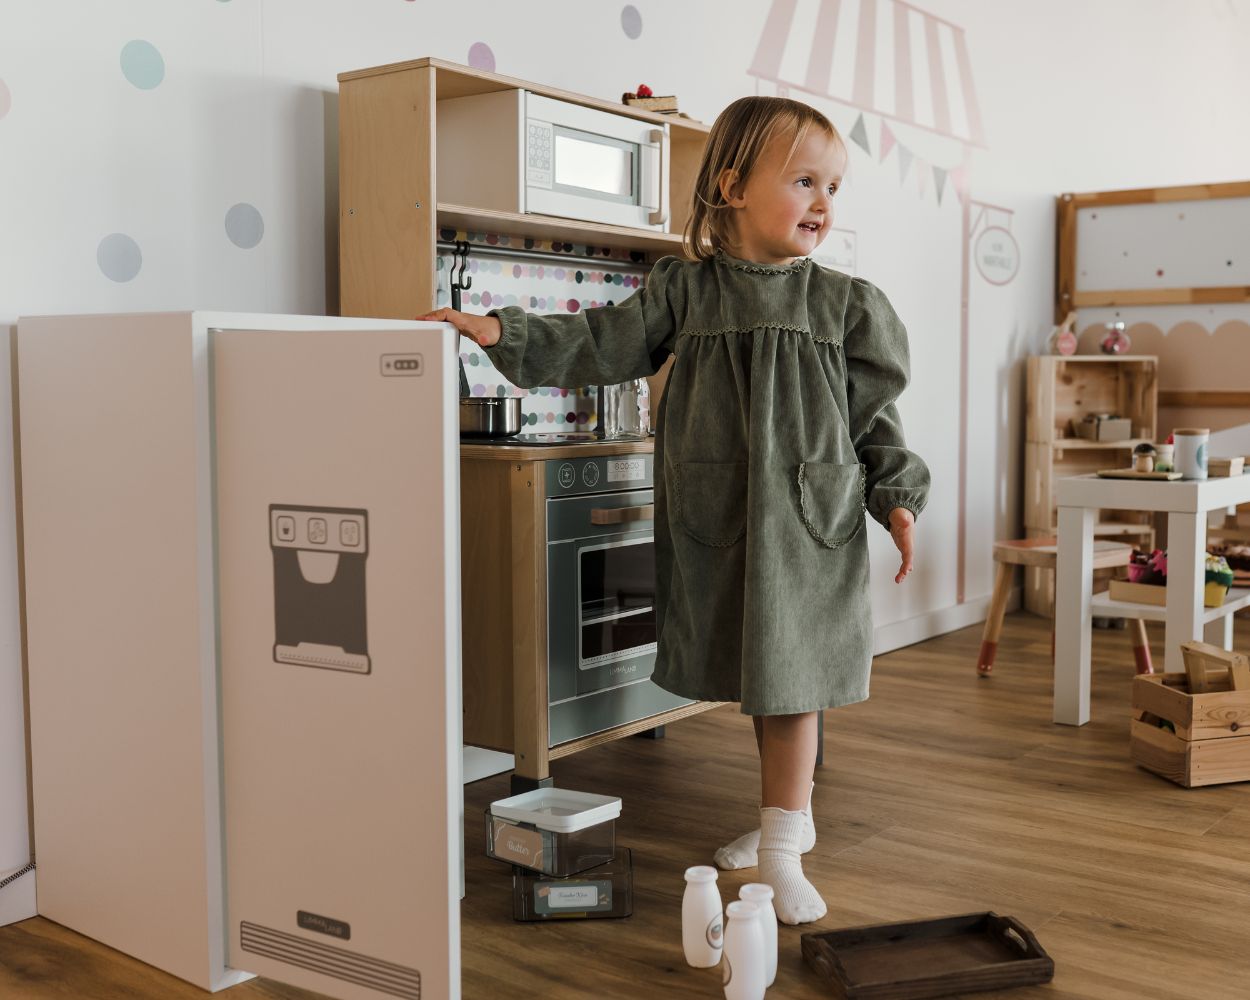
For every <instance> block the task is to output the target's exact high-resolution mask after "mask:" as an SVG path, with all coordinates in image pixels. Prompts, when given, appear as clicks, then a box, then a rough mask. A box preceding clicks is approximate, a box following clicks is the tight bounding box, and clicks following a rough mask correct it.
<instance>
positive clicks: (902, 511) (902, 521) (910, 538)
mask: <svg viewBox="0 0 1250 1000" xmlns="http://www.w3.org/2000/svg"><path fill="white" fill-rule="evenodd" d="M890 537H891V538H893V539H894V544H895V545H897V546H898V551H899V555H901V556H902V557H903V562H902V565H901V566H899V568H898V575H897V576H895V577H894V582H895V583H902V582H903V580H904V579H905V578H906V576H907V574H908V573H910V572H911V555H912V551H913V549H914V547H915V544H916V515H915V514H913V513H912V512H911V511H909V510H908V509H907V508H906V507H895V508H894V509H893V510H892V511H890Z"/></svg>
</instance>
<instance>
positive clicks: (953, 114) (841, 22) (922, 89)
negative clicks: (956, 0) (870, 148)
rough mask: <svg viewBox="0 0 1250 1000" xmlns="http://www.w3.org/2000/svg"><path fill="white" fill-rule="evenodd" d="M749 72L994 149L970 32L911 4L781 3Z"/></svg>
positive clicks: (878, 0)
mask: <svg viewBox="0 0 1250 1000" xmlns="http://www.w3.org/2000/svg"><path fill="white" fill-rule="evenodd" d="M748 73H749V74H750V75H751V76H754V77H757V78H758V79H761V80H766V81H769V82H771V83H775V84H777V85H778V86H779V87H785V88H788V89H794V90H801V91H805V92H807V93H809V94H814V95H818V96H822V97H827V98H830V99H832V100H836V101H839V102H841V103H844V104H849V105H851V106H852V107H856V108H859V109H860V110H862V111H869V112H872V113H874V114H878V115H881V116H883V117H886V118H890V119H893V120H895V121H899V122H903V123H905V124H908V125H914V126H916V127H918V128H923V129H927V130H929V131H933V132H937V133H938V134H940V135H944V136H949V137H950V138H953V139H959V140H962V141H964V142H968V143H971V144H972V145H977V146H980V145H984V142H983V134H982V128H981V109H980V106H979V105H978V103H977V95H976V88H975V86H974V84H973V80H972V64H971V61H970V60H969V58H968V43H967V39H966V37H965V35H964V30H963V29H962V28H960V27H959V26H958V25H955V24H952V23H951V22H950V21H947V20H945V19H943V18H940V17H937V16H935V15H933V14H930V13H929V12H928V11H924V10H921V9H920V8H918V7H916V6H914V5H912V4H910V3H905V2H904V0H772V4H771V6H770V7H769V10H768V16H767V17H766V18H765V21H764V27H763V30H762V31H761V33H760V40H759V45H758V46H757V47H756V50H755V57H754V59H753V60H752V62H751V67H750V69H749V70H748Z"/></svg>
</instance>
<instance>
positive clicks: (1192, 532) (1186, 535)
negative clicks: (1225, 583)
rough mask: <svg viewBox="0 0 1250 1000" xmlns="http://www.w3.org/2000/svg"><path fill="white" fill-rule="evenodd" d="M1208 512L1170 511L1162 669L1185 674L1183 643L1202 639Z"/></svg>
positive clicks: (1167, 671)
mask: <svg viewBox="0 0 1250 1000" xmlns="http://www.w3.org/2000/svg"><path fill="white" fill-rule="evenodd" d="M1206 535H1207V523H1206V515H1205V514H1195V513H1180V512H1177V511H1172V512H1171V513H1169V514H1168V592H1167V602H1168V603H1167V630H1166V631H1165V632H1164V636H1163V652H1164V658H1163V669H1164V671H1165V672H1166V673H1169V674H1175V673H1184V671H1185V662H1184V660H1183V659H1182V658H1181V643H1182V642H1189V641H1190V640H1192V639H1197V640H1199V641H1201V640H1202V637H1203V632H1202V584H1203V582H1204V581H1205V579H1206V558H1205V557H1206Z"/></svg>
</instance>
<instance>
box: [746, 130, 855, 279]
mask: <svg viewBox="0 0 1250 1000" xmlns="http://www.w3.org/2000/svg"><path fill="white" fill-rule="evenodd" d="M792 141H793V137H792V136H791V135H781V136H774V137H773V138H772V139H771V140H770V141H769V143H768V145H767V146H766V147H765V148H764V151H763V154H762V155H761V156H760V159H759V162H758V163H756V165H755V169H754V170H752V171H751V175H750V177H748V178H747V181H746V183H745V184H740V183H737V179H736V177H735V176H734V175H733V172H732V171H726V172H725V174H724V175H723V176H722V177H721V193H722V194H723V195H724V197H725V201H726V202H727V203H728V204H729V205H730V206H731V207H732V208H734V209H735V210H736V211H735V213H734V217H733V218H734V223H735V226H734V236H735V238H736V239H735V243H734V245H733V246H730V247H726V249H727V250H728V251H729V252H730V253H731V254H732V255H733V256H735V257H740V258H742V259H744V260H751V261H755V262H756V263H759V264H788V263H790V262H791V261H792V260H793V259H794V258H796V257H806V256H807V255H808V254H810V253H811V252H812V251H813V250H815V249H816V248H817V247H818V246H820V244H821V243H822V242H823V241H824V238H825V237H826V236H828V235H829V228H830V226H832V225H833V196H834V194H836V193H837V190H838V188H839V187H841V186H842V176H843V174H845V173H846V149H845V148H844V147H843V145H842V143H841V142H840V141H839V140H838V139H836V138H834V137H833V136H831V135H829V134H828V133H827V132H825V130H824V129H822V128H819V127H817V126H813V127H811V128H809V129H808V131H807V135H805V136H804V137H803V141H802V142H801V143H799V145H798V148H797V149H795V151H794V155H793V156H792V157H790V161H789V162H788V163H787V162H786V154H787V153H788V152H789V151H790V143H791V142H792Z"/></svg>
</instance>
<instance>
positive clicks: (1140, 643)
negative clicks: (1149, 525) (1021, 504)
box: [977, 538, 1154, 677]
mask: <svg viewBox="0 0 1250 1000" xmlns="http://www.w3.org/2000/svg"><path fill="white" fill-rule="evenodd" d="M1132 554H1133V547H1132V546H1131V545H1123V544H1121V543H1120V542H1098V541H1096V542H1094V569H1109V568H1112V567H1115V566H1127V565H1128V561H1129V558H1130V557H1131V556H1132ZM1058 558H1059V549H1058V546H1057V545H1056V540H1055V539H1054V538H1027V539H1019V540H1016V541H1010V542H995V543H994V562H996V563H998V570H997V573H996V574H995V576H994V596H993V598H991V600H990V613H989V617H988V618H986V619H985V631H984V633H982V635H981V655H980V658H979V659H978V661H977V673H978V674H980V675H981V676H982V677H986V676H988V675H989V673H990V671H992V670H993V669H994V655H995V654H996V653H997V652H998V636H999V634H1000V633H1001V632H1002V630H1003V613H1004V612H1005V611H1006V610H1007V595H1008V594H1009V593H1010V592H1011V579H1012V577H1013V576H1014V575H1015V572H1016V567H1017V566H1039V567H1042V568H1044V569H1049V570H1050V571H1051V572H1052V573H1053V572H1054V571H1055V564H1056V562H1058ZM1130 621H1131V622H1132V625H1130V626H1129V638H1130V639H1131V641H1132V643H1133V656H1134V658H1135V660H1136V662H1137V672H1138V673H1139V674H1151V673H1154V666H1153V665H1152V664H1151V662H1150V644H1149V642H1148V640H1147V637H1146V623H1145V622H1143V621H1142V620H1141V619H1139V618H1133V619H1130ZM1050 655H1051V658H1052V659H1053V658H1054V655H1055V634H1054V632H1053V631H1052V632H1051V634H1050Z"/></svg>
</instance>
